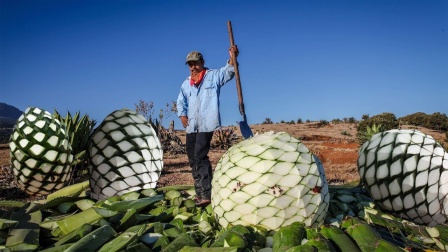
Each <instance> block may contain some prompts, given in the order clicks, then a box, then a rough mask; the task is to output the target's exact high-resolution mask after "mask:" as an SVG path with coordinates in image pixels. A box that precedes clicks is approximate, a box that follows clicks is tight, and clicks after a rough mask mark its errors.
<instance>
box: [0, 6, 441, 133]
mask: <svg viewBox="0 0 448 252" xmlns="http://www.w3.org/2000/svg"><path fill="white" fill-rule="evenodd" d="M0 14H1V15H0V102H5V103H7V104H10V105H13V106H15V107H17V108H19V109H20V110H25V109H26V107H28V106H35V107H39V108H42V109H46V110H49V111H50V112H53V110H54V109H57V110H58V111H59V112H60V113H62V114H65V113H66V112H67V111H70V112H71V113H75V112H77V111H79V112H81V114H88V115H89V116H90V117H92V118H93V119H95V120H97V121H98V122H101V121H102V120H103V119H104V118H105V117H106V116H107V115H108V114H109V113H111V112H113V111H114V110H117V109H121V108H130V109H134V108H135V104H136V103H138V101H139V100H140V99H141V100H145V101H147V102H149V101H153V102H154V106H155V109H156V111H158V110H159V109H160V108H163V107H164V106H165V104H166V103H167V102H171V101H173V100H176V98H177V95H178V93H179V88H180V85H181V83H182V81H183V80H184V79H185V78H186V77H187V76H188V75H189V72H188V68H187V67H186V66H185V64H184V62H185V57H186V55H187V53H188V52H190V51H192V50H199V51H201V52H202V53H203V55H204V57H205V61H206V66H208V67H209V68H219V67H222V66H224V64H225V62H226V60H227V59H228V51H227V50H228V47H229V37H228V32H227V21H228V20H231V21H232V25H233V32H234V38H235V43H236V44H237V45H238V47H239V49H240V56H239V57H238V60H239V62H240V75H241V83H242V89H243V94H244V103H245V107H246V115H247V119H248V122H249V124H253V123H261V122H263V121H264V120H265V119H266V118H270V119H271V120H272V121H274V122H279V121H281V120H284V121H291V120H297V119H299V118H301V119H302V120H307V119H309V120H329V121H330V120H332V119H335V118H340V119H342V118H344V117H347V118H348V117H354V118H356V119H361V117H362V115H363V114H369V115H370V116H373V115H377V114H380V113H383V112H391V113H394V114H395V115H396V116H397V117H401V116H405V115H408V114H412V113H415V112H424V113H427V114H432V113H434V112H441V113H445V114H448V1H446V0H444V1H431V0H429V1H394V0H391V1H386V0H384V1H361V0H359V1H344V0H340V1H266V0H257V1H255V0H253V1H244V0H242V1H175V0H173V1H119V0H115V1H96V0H93V1H81V0H77V1H67V0H66V1H38V0H36V1H21V0H14V1H9V0H2V1H0ZM221 117H222V123H223V125H224V126H226V125H236V122H237V121H240V120H242V117H241V115H240V114H239V110H238V99H237V93H236V88H235V81H234V80H232V81H231V82H229V83H227V84H226V86H224V87H223V89H222V92H221ZM172 119H174V120H175V124H176V128H180V127H181V126H180V125H181V124H180V121H179V120H178V119H177V116H175V115H172V116H171V117H169V118H167V119H165V122H168V121H169V120H172Z"/></svg>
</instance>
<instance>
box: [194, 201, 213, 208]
mask: <svg viewBox="0 0 448 252" xmlns="http://www.w3.org/2000/svg"><path fill="white" fill-rule="evenodd" d="M210 203H211V200H209V199H201V200H200V201H198V202H196V206H197V207H206V206H208V205H210Z"/></svg>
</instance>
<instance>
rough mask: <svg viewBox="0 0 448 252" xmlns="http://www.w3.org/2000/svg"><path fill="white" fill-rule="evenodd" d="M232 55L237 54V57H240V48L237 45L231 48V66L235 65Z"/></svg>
mask: <svg viewBox="0 0 448 252" xmlns="http://www.w3.org/2000/svg"><path fill="white" fill-rule="evenodd" d="M232 53H235V57H238V54H239V51H238V47H237V46H236V45H234V46H231V47H230V48H229V55H230V60H229V64H230V65H233V64H234V62H233V57H232V56H233V55H232Z"/></svg>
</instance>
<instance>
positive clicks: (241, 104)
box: [227, 21, 246, 119]
mask: <svg viewBox="0 0 448 252" xmlns="http://www.w3.org/2000/svg"><path fill="white" fill-rule="evenodd" d="M227 29H228V30H229V38H230V46H234V45H235V42H234V41H233V31H232V23H231V22H230V21H227ZM236 57H237V56H236V54H235V52H233V51H232V60H233V66H234V68H235V81H236V91H237V93H238V105H239V108H240V113H241V115H243V116H244V119H246V118H245V117H246V113H245V112H244V102H243V90H242V89H241V80H240V73H239V71H238V61H237V60H236Z"/></svg>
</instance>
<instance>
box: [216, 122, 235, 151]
mask: <svg viewBox="0 0 448 252" xmlns="http://www.w3.org/2000/svg"><path fill="white" fill-rule="evenodd" d="M234 141H236V135H235V128H234V127H230V128H227V129H218V130H215V132H214V133H213V139H212V143H211V145H212V147H213V148H219V149H223V150H227V149H228V148H230V147H231V146H232V145H233V143H234Z"/></svg>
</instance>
